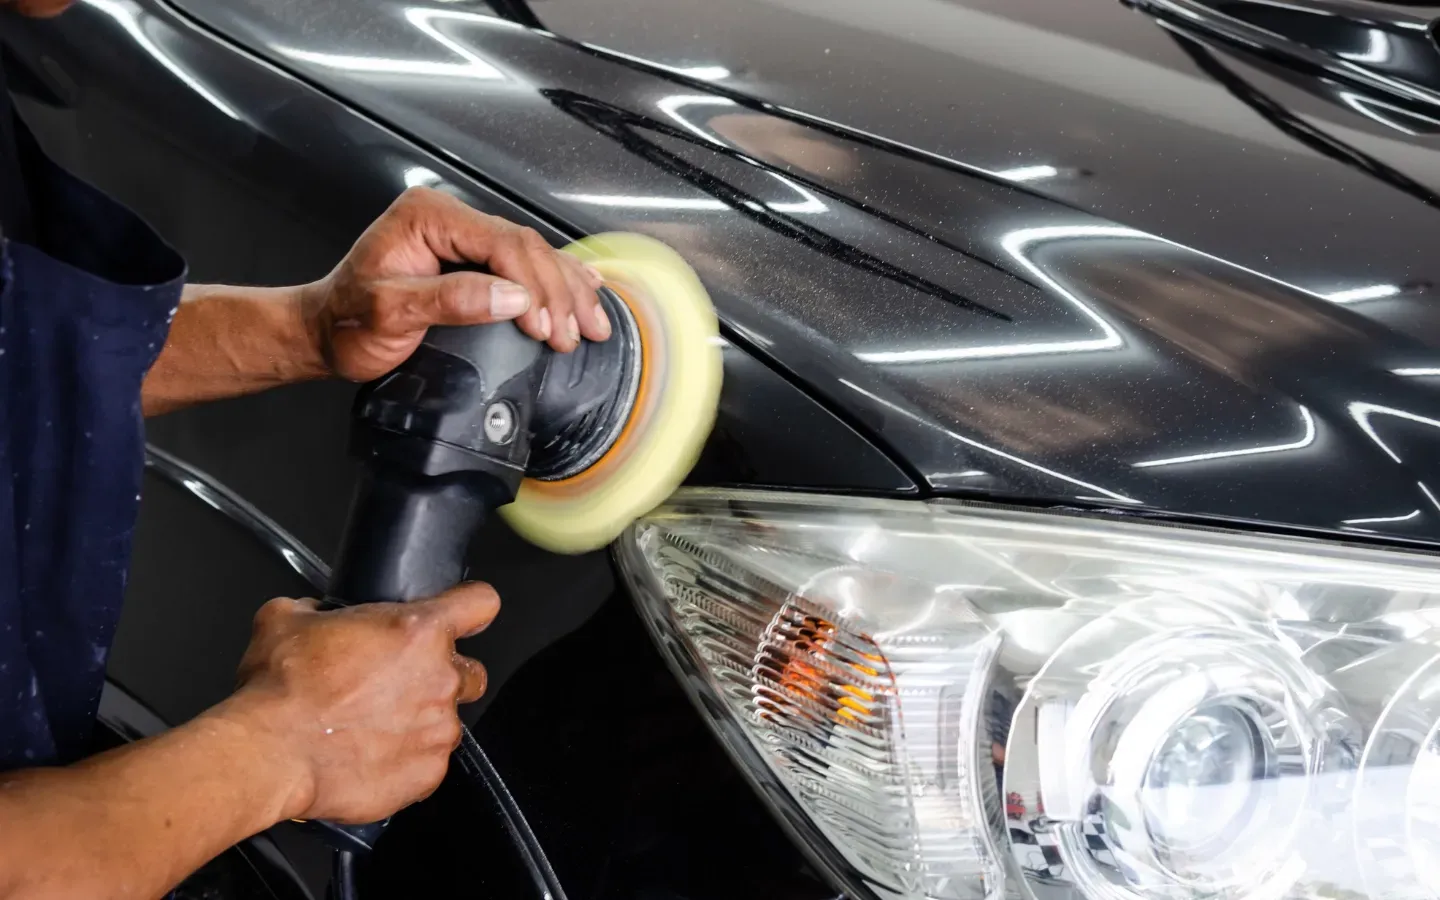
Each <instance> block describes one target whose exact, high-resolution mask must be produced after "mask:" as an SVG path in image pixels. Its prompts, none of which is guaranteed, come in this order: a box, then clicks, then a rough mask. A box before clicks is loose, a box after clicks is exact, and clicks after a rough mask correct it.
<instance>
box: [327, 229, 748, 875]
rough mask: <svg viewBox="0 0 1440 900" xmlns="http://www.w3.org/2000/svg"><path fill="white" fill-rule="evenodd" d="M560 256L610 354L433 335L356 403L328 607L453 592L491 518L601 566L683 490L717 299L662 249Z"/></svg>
mask: <svg viewBox="0 0 1440 900" xmlns="http://www.w3.org/2000/svg"><path fill="white" fill-rule="evenodd" d="M566 249H567V250H569V251H570V252H571V253H574V254H575V255H577V256H579V257H580V258H581V259H582V260H583V261H585V262H587V263H589V264H590V265H591V266H593V267H594V268H595V269H596V270H598V271H599V272H600V275H601V278H602V279H603V282H604V284H603V286H602V287H601V288H600V289H599V291H598V293H599V299H600V303H601V305H602V307H603V308H604V310H605V314H606V315H607V316H608V317H609V319H610V322H611V337H610V339H609V340H607V341H603V342H599V343H592V342H589V341H582V342H581V345H580V347H579V348H578V349H576V350H575V351H573V352H571V353H557V352H555V351H553V350H551V349H550V348H549V347H548V346H547V345H545V344H543V343H541V342H539V341H535V340H532V339H531V338H529V337H527V336H526V335H525V334H524V333H522V332H521V331H520V330H519V328H518V327H516V326H515V325H514V323H511V322H501V323H496V324H490V325H476V326H466V327H435V328H431V329H430V331H429V332H428V333H427V334H426V337H425V340H424V342H423V343H421V345H420V347H419V349H417V350H416V351H415V353H414V354H413V355H412V356H411V357H410V358H409V360H407V361H406V362H405V363H404V364H402V365H401V366H400V367H399V368H398V369H396V370H395V371H393V372H391V373H390V374H389V375H386V376H384V377H382V378H380V379H379V380H377V381H375V382H372V383H370V384H368V385H366V386H365V387H364V388H362V389H361V391H360V393H359V395H358V396H357V398H356V403H355V408H354V419H353V423H352V430H351V452H352V454H353V455H355V456H356V457H358V458H359V459H360V460H362V461H363V463H364V466H365V467H364V472H363V475H362V476H361V481H360V484H359V487H358V489H357V493H356V496H355V500H354V503H353V506H352V507H351V510H350V518H349V522H348V524H347V526H346V530H345V536H344V539H343V542H342V544H341V550H340V555H339V561H338V563H337V564H336V566H335V569H334V571H333V573H332V575H331V579H330V585H329V596H328V597H327V600H328V601H329V602H330V603H332V604H338V605H352V604H357V603H369V602H376V601H404V600H414V599H418V598H423V597H431V596H434V595H436V594H438V593H441V592H442V591H445V590H447V589H449V588H451V587H453V586H454V585H456V584H458V583H459V582H460V580H461V579H462V578H463V577H464V576H465V563H464V558H465V551H466V548H467V546H468V544H469V542H470V539H471V537H472V536H473V534H474V533H475V531H476V529H477V528H478V527H479V526H480V525H481V523H482V522H484V521H485V519H486V517H487V516H488V515H490V514H492V513H493V512H495V511H496V510H498V511H499V514H500V515H501V516H502V517H503V518H504V519H505V521H506V522H507V523H508V524H509V525H510V527H511V528H512V529H514V530H515V531H516V532H517V533H518V534H520V535H521V536H522V537H524V538H525V539H527V540H529V541H530V542H532V543H534V544H536V545H537V546H539V547H542V548H544V549H547V550H551V551H554V552H559V553H582V552H585V551H589V550H595V549H599V548H600V547H603V546H605V545H606V544H608V543H610V541H612V540H614V539H615V538H616V537H618V536H619V534H620V532H621V531H622V530H624V528H625V527H626V526H628V525H629V524H630V523H631V522H633V521H634V520H635V519H636V518H638V517H639V516H641V515H644V514H645V513H647V512H649V511H650V510H651V509H653V508H655V507H656V506H657V505H659V504H660V503H661V502H662V501H663V500H664V499H665V498H666V497H667V496H669V495H670V493H671V492H673V491H674V490H675V489H676V488H677V487H679V486H680V483H681V481H682V480H683V479H684V478H685V476H686V475H688V474H689V472H690V470H691V468H692V467H693V466H694V464H695V462H696V460H697V459H698V457H699V453H700V450H701V447H702V445H703V444H704V442H705V439H706V437H707V436H708V435H709V433H710V429H711V427H712V425H713V424H714V420H715V411H716V407H717V405H718V403H719V396H720V381H721V357H720V344H719V340H718V336H719V326H718V322H717V320H716V316H715V311H714V308H713V307H712V306H711V303H710V298H709V296H708V294H707V293H706V292H705V289H704V287H703V286H702V285H701V283H700V280H699V278H698V277H696V275H695V273H694V272H693V271H692V270H691V269H690V267H689V266H688V265H686V263H685V262H684V261H683V260H682V259H681V258H680V257H679V255H678V254H676V253H675V252H674V251H673V250H671V249H670V248H668V247H666V246H665V245H664V244H661V243H659V242H658V241H655V240H653V239H650V238H646V237H642V236H640V235H634V234H602V235H596V236H593V237H589V238H586V239H584V240H581V241H579V242H577V243H575V244H572V245H571V246H570V247H568V248H566ZM457 752H458V751H457ZM314 824H316V825H318V826H320V827H321V828H322V829H324V830H325V831H326V832H327V833H328V837H329V838H330V839H331V841H332V843H334V844H336V846H337V847H338V848H341V849H345V850H352V851H353V850H366V849H369V847H370V845H371V844H372V843H373V841H374V839H375V838H376V837H378V835H379V833H380V830H381V828H382V827H383V824H384V823H375V824H373V825H363V826H338V825H330V824H327V823H314Z"/></svg>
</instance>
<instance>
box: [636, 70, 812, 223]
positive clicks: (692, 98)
mask: <svg viewBox="0 0 1440 900" xmlns="http://www.w3.org/2000/svg"><path fill="white" fill-rule="evenodd" d="M655 105H656V106H657V107H659V108H660V111H661V112H663V113H664V114H665V115H667V116H669V117H670V119H671V120H673V121H674V122H675V124H677V125H679V126H680V127H681V128H684V129H685V130H686V131H688V132H690V133H691V134H694V135H696V136H697V137H699V138H701V139H702V140H704V141H706V142H707V143H711V144H716V145H718V146H721V147H727V148H728V147H729V146H730V145H729V144H727V143H726V142H724V141H722V140H720V138H718V137H717V136H715V135H714V134H711V133H710V132H708V131H706V130H705V129H703V128H701V127H699V126H698V125H696V124H695V123H693V122H691V121H690V120H689V119H686V118H685V117H684V116H682V115H680V110H681V109H684V108H685V107H687V106H737V105H738V104H737V103H736V102H735V101H734V100H731V99H730V98H729V97H713V96H710V95H706V94H674V95H672V96H669V97H662V98H661V99H659V100H657V101H656V102H655ZM747 162H748V160H747ZM752 165H754V163H752ZM764 171H765V173H766V174H767V175H769V176H770V177H771V178H774V179H775V180H776V181H778V182H780V183H781V184H783V185H785V186H786V187H788V188H789V189H790V190H792V191H794V192H795V193H797V194H799V195H800V196H801V197H802V198H803V199H801V200H800V201H799V202H798V203H767V204H765V206H766V207H768V208H769V209H771V210H774V211H775V212H786V213H797V214H804V213H823V212H827V211H828V210H829V207H828V206H826V205H825V204H824V203H822V202H821V201H820V198H819V197H816V196H815V195H814V194H812V193H810V192H809V191H807V190H806V189H805V188H803V187H801V186H800V185H798V184H796V183H795V182H793V181H791V180H790V179H789V178H786V177H785V176H784V175H781V174H780V173H779V172H771V171H769V170H768V169H767V170H764ZM716 202H719V201H716ZM750 206H751V208H752V209H753V208H756V207H757V204H753V203H752V204H750ZM720 208H721V209H729V207H728V206H727V205H726V204H724V203H721V204H720Z"/></svg>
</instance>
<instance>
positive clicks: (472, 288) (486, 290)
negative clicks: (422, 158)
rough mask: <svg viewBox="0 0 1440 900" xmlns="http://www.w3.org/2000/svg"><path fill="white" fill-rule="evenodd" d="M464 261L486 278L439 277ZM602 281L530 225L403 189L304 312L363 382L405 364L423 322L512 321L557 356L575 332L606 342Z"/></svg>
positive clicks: (325, 344) (337, 365)
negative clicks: (444, 269) (600, 293)
mask: <svg viewBox="0 0 1440 900" xmlns="http://www.w3.org/2000/svg"><path fill="white" fill-rule="evenodd" d="M442 263H453V264H461V263H471V264H476V265H481V266H484V267H485V268H486V269H488V270H489V272H490V274H481V273H479V272H472V271H465V272H451V273H449V274H446V275H442V274H440V270H441V264H442ZM598 287H600V276H599V274H598V273H596V272H595V271H594V270H592V269H590V268H589V267H587V266H586V265H585V264H583V263H581V262H580V260H578V259H576V258H575V257H573V256H571V255H570V254H568V253H564V252H562V251H558V250H556V249H554V248H553V247H551V246H550V245H549V244H548V243H546V241H545V239H544V238H542V237H541V236H540V234H539V233H538V232H536V231H535V230H534V229H533V228H525V227H522V226H520V225H515V224H513V223H511V222H507V221H505V220H504V219H500V218H497V217H495V216H487V215H485V214H484V213H482V212H479V211H478V210H475V209H472V208H471V207H469V206H466V205H465V204H464V203H461V202H460V201H459V200H456V199H455V198H454V197H451V196H450V195H449V194H445V193H442V192H440V191H436V190H431V189H429V188H411V189H410V190H408V191H406V192H405V193H404V194H402V195H400V198H399V199H398V200H396V201H395V203H394V204H393V205H391V207H390V209H388V210H387V211H386V212H385V214H384V215H382V216H381V217H380V218H379V219H376V220H375V223H374V224H373V225H371V226H370V228H369V229H367V230H366V231H365V233H364V234H362V235H361V236H360V239H359V240H358V241H356V242H355V246H354V247H353V248H352V249H351V250H350V253H349V254H348V255H347V256H346V257H345V258H344V259H343V260H341V261H340V264H339V265H338V266H336V267H335V270H334V271H333V272H331V273H330V274H329V275H328V276H326V277H325V278H324V279H322V280H320V281H318V282H316V283H315V284H314V285H310V286H308V287H307V288H306V289H305V291H304V298H305V299H304V302H303V311H304V316H305V321H306V324H307V327H308V329H309V330H310V332H311V334H312V335H313V340H314V341H315V343H316V347H317V348H318V349H319V351H320V353H321V356H322V358H323V359H324V360H325V361H326V363H327V364H328V365H329V366H330V368H331V370H332V371H333V372H334V373H335V374H337V375H339V376H341V377H342V378H348V379H350V380H352V381H369V380H370V379H372V378H378V377H379V376H381V375H383V374H385V373H386V372H389V371H390V370H391V369H393V368H395V367H396V366H398V365H399V364H400V363H402V362H404V361H405V359H406V358H407V357H409V355H410V354H411V353H412V352H414V350H415V348H416V347H417V346H419V344H420V340H421V338H423V337H424V336H425V329H427V328H429V327H430V326H431V325H473V324H478V323H481V322H493V321H498V320H505V319H516V320H517V324H519V326H520V328H521V329H522V330H523V331H524V332H525V333H526V334H528V335H530V336H531V337H533V338H535V339H536V340H542V341H549V343H550V346H552V347H554V348H555V349H556V350H560V351H562V352H568V351H570V350H574V349H575V348H576V347H577V346H579V344H580V338H581V336H584V337H586V338H589V339H590V340H592V341H602V340H605V339H606V338H608V337H609V336H610V323H609V322H608V321H606V318H605V313H604V311H603V310H602V309H601V308H600V303H599V299H598V297H597V296H596V294H595V291H596V289H597V288H598Z"/></svg>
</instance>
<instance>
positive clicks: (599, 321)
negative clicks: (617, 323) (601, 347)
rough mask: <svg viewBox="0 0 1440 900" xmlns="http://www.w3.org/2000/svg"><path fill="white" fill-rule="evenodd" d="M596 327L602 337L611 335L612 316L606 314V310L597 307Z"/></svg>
mask: <svg viewBox="0 0 1440 900" xmlns="http://www.w3.org/2000/svg"><path fill="white" fill-rule="evenodd" d="M595 328H596V330H598V331H599V332H600V337H602V338H608V337H609V336H610V317H609V316H607V315H605V310H603V309H601V308H600V307H598V306H597V307H595Z"/></svg>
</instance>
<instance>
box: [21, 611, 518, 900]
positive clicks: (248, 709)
mask: <svg viewBox="0 0 1440 900" xmlns="http://www.w3.org/2000/svg"><path fill="white" fill-rule="evenodd" d="M499 606H500V601H499V599H498V598H497V597H496V596H495V592H494V591H493V590H491V589H490V588H489V587H488V586H487V585H483V584H472V585H464V586H462V587H458V588H455V589H454V590H452V591H449V592H447V593H446V594H444V595H443V596H441V597H438V598H436V599H434V600H422V601H419V602H416V603H410V604H404V605H400V604H373V605H370V606H365V607H359V608H354V609H346V610H338V611H333V612H316V611H315V608H314V603H313V602H311V601H300V600H273V601H271V602H270V603H268V604H266V605H265V606H264V607H263V608H262V609H261V611H260V614H259V615H257V616H256V617H255V634H254V637H253V638H252V640H251V644H250V649H249V651H248V652H247V653H246V654H245V659H244V661H243V663H242V665H241V679H242V686H241V688H240V689H239V690H238V691H237V692H236V693H235V694H234V695H233V696H231V697H230V698H229V699H228V700H226V701H225V702H223V703H221V704H220V705H219V706H216V707H214V708H213V709H210V710H208V711H207V712H205V713H203V714H201V715H199V716H197V717H196V718H194V719H192V720H190V721H189V722H186V723H185V724H184V725H180V726H179V727H176V728H173V729H171V730H170V731H166V732H164V733H162V734H159V735H156V736H155V737H150V738H146V739H145V740H142V741H137V742H135V743H133V744H126V745H125V746H123V747H119V748H116V749H114V750H110V751H108V752H106V753H102V754H100V755H98V756H93V757H91V758H90V759H87V760H85V761H83V762H81V763H78V764H76V765H73V766H66V767H46V768H39V769H25V770H21V771H18V772H6V773H0V900H8V898H10V897H17V898H18V897H26V898H30V897H110V898H121V900H131V898H134V900H144V898H152V897H158V896H160V895H162V894H164V893H165V892H166V891H167V890H169V889H170V888H172V887H174V886H175V885H176V884H177V883H178V882H179V881H180V880H181V879H182V878H184V877H185V876H186V875H188V874H190V873H191V872H193V871H195V870H196V869H198V868H199V867H200V866H201V865H203V864H204V863H205V861H206V860H209V859H211V858H213V857H214V856H215V855H216V854H218V853H220V852H221V851H222V850H224V849H225V848H226V847H229V846H230V845H232V844H234V843H236V842H237V841H240V840H243V839H244V838H247V837H249V836H250V835H252V834H255V833H257V832H259V831H263V830H264V829H266V828H269V827H270V826H271V825H274V824H275V823H276V822H280V821H284V820H285V819H297V818H304V819H311V818H326V819H331V820H337V821H341V822H348V823H360V822H373V821H376V820H378V819H383V818H385V817H386V816H388V815H390V814H391V813H393V812H395V811H396V810H398V809H400V808H402V807H404V806H406V805H408V804H410V803H413V802H414V801H416V800H419V799H421V798H423V797H425V796H426V795H428V794H429V793H430V792H432V791H434V790H435V788H436V786H437V785H439V784H440V780H441V778H442V777H444V775H445V766H446V760H447V758H448V756H449V754H450V751H451V749H452V748H453V747H454V746H455V744H456V743H457V742H458V741H459V738H460V721H459V717H458V715H457V713H456V704H457V703H463V702H465V701H468V700H474V699H476V698H477V697H479V696H480V695H481V694H482V693H483V692H484V690H485V670H484V669H483V668H481V667H480V664H479V663H477V662H475V661H474V660H472V659H466V658H465V657H462V656H458V655H457V654H456V653H455V638H456V637H463V636H464V635H466V634H470V633H473V632H476V631H479V630H481V629H483V628H484V627H485V626H486V625H488V624H489V623H490V620H491V619H493V618H494V617H495V613H496V611H497V610H498V609H499ZM77 848H79V849H77Z"/></svg>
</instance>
